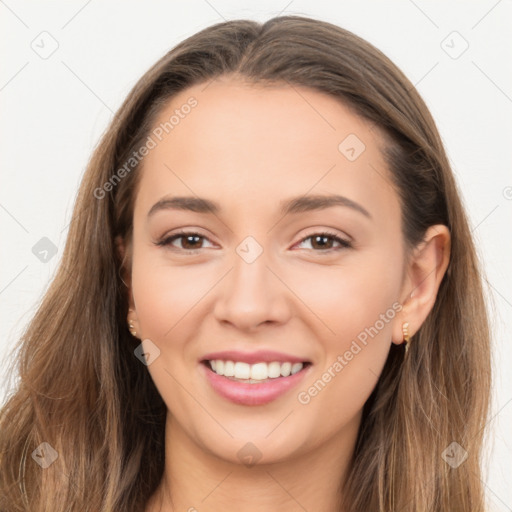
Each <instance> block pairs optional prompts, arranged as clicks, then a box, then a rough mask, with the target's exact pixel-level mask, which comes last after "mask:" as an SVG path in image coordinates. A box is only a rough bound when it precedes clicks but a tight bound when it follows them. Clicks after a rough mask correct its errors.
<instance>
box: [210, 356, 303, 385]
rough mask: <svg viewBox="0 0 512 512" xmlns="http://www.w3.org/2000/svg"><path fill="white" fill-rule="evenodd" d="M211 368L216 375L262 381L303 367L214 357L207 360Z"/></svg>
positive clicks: (286, 375) (296, 364)
mask: <svg viewBox="0 0 512 512" xmlns="http://www.w3.org/2000/svg"><path fill="white" fill-rule="evenodd" d="M209 363H210V367H211V369H212V370H213V371H214V372H215V373H216V374H217V375H224V376H225V377H232V378H234V379H242V380H247V381H249V382H252V381H262V380H267V379H277V378H279V377H288V376H289V375H293V374H295V373H297V372H300V370H302V368H303V367H304V364H303V363H293V364H292V363H289V362H286V363H280V362H278V361H272V362H271V363H256V364H248V363H242V362H240V361H237V362H234V361H223V360H221V359H216V360H212V361H209Z"/></svg>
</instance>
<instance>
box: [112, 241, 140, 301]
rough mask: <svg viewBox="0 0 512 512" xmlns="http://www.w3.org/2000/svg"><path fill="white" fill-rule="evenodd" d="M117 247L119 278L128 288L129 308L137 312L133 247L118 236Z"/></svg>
mask: <svg viewBox="0 0 512 512" xmlns="http://www.w3.org/2000/svg"><path fill="white" fill-rule="evenodd" d="M115 245H116V251H117V255H118V256H119V260H120V261H121V265H120V268H119V276H120V277H121V279H122V281H123V283H124V285H125V286H126V293H127V298H128V307H129V308H130V309H133V310H135V303H134V301H133V294H132V283H131V246H130V244H129V243H127V242H126V241H125V240H124V239H123V238H122V237H121V236H116V238H115Z"/></svg>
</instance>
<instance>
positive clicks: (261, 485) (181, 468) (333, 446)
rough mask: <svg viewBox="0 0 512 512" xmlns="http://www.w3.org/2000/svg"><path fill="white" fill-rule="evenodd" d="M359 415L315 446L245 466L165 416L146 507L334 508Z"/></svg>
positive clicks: (215, 511) (166, 511)
mask: <svg viewBox="0 0 512 512" xmlns="http://www.w3.org/2000/svg"><path fill="white" fill-rule="evenodd" d="M360 421H361V415H360V414H359V415H358V416H357V417H355V418H353V420H352V421H351V423H349V424H347V425H346V426H345V427H344V429H343V430H342V431H341V432H339V433H338V434H337V435H336V436H334V437H332V438H331V439H328V440H326V441H325V442H324V443H323V444H322V445H321V446H315V447H312V448H311V449H310V450H309V451H305V452H304V451H301V454H300V455H296V456H291V457H289V458H288V459H286V460H285V461H281V462H275V463H272V464H261V465H259V464H255V465H253V466H247V465H244V464H242V463H240V462H239V461H237V462H234V461H229V460H225V459H221V458H219V457H217V456H215V455H213V454H212V453H211V452H208V451H207V450H206V449H205V448H204V447H201V446H199V445H197V444H196V443H195V442H194V441H193V439H191V438H190V437H189V435H188V434H187V432H185V431H184V430H183V429H182V428H181V427H180V425H179V424H178V423H177V422H176V421H175V420H174V419H173V418H172V416H171V415H170V414H168V415H167V422H166V441H165V452H166V454H165V471H164V475H163V478H162V480H161V483H160V486H159V487H158V489H157V491H156V492H155V494H154V495H153V497H152V499H151V501H150V503H149V504H148V507H147V508H146V512H177V511H187V512H197V511H201V512H220V511H225V510H231V509H232V508H233V503H237V505H240V506H242V505H243V506H242V508H243V510H244V512H253V511H254V512H255V511H260V510H266V511H268V512H278V511H279V512H282V510H287V511H290V512H294V511H297V512H304V510H322V511H325V512H340V510H341V509H340V499H341V495H342V489H343V483H344V482H345V479H346V477H347V473H348V471H349V469H350V461H351V458H352V455H353V450H354V447H355V442H356V438H357V432H358V429H359V424H360Z"/></svg>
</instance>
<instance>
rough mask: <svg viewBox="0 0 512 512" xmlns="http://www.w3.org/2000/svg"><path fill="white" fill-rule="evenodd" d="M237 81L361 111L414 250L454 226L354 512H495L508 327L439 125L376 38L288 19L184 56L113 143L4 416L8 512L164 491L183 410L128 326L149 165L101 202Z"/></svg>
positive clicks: (160, 76)
mask: <svg viewBox="0 0 512 512" xmlns="http://www.w3.org/2000/svg"><path fill="white" fill-rule="evenodd" d="M230 74H233V75H235V76H237V77H239V78H242V79H243V80H245V81H247V82H248V83H254V84H256V83H259V84H265V83H266V84H278V85H279V84H282V85H287V84H288V85H292V86H295V85H296V86H305V87H310V88H313V89H314V90H317V91H320V92H323V93H326V94H329V95H331V96H333V97H335V98H337V99H339V100H340V101H342V102H343V103H344V104H345V105H348V106H349V107H350V108H352V109H353V111H354V112H355V113H357V114H358V115H360V116H362V117H363V118H365V119H366V120H368V121H370V122H371V123H373V124H374V125H375V126H376V128H377V129H378V130H380V131H381V133H382V134H383V135H384V136H385V137H386V140H387V144H386V147H385V148H383V154H384V156H385V158H386V162H387V164H388V166H389V170H390V173H391V176H392V180H393V182H394V185H395V187H396V190H397V192H398V194H399V197H400V199H401V205H402V219H403V222H402V225H403V235H404V239H405V241H406V243H407V244H408V245H410V246H413V245H415V244H416V243H418V242H419V241H421V240H422V237H423V235H424V233H425V231H426V229H427V228H428V227H429V226H431V225H433V224H445V225H446V226H448V228H449V229H450V232H451V236H452V242H451V260H450V263H449V266H448V270H447V272H446V274H445V276H444V278H443V281H442V283H441V286H440V289H439V293H438V296H437V300H436V302H435V305H434V308H433V310H432V311H431V313H430V314H429V316H428V317H427V319H426V321H425V322H424V324H423V325H422V327H421V328H420V330H419V331H418V332H417V333H416V334H415V336H414V337H413V340H412V343H411V348H410V351H409V354H408V356H407V357H406V358H405V360H404V352H403V347H402V346H396V345H392V346H391V350H390V353H389V356H388V360H387V362H386V365H385V367H384V370H383V372H382V374H381V376H380V379H379V381H378V383H377V385H376V387H375V389H374V391H373V393H372V395H371V396H370V398H369V399H368V401H367V402H366V404H365V406H364V410H363V418H362V423H361V427H360V431H359V435H358V439H357V443H356V449H355V453H354V457H353V460H352V467H351V472H350V476H349V478H348V481H347V482H346V485H345V488H344V507H345V509H346V510H350V511H352V512H356V511H360V512H367V511H372V512H391V511H404V510H414V511H415V512H423V511H427V510H428V511H429V512H441V511H442V512H462V511H464V512H469V511H471V512H478V511H482V510H484V508H485V506H484V505H485V503H484V494H483V485H482V482H481V455H482V447H483V441H484V432H485V429H484V427H485V425H486V421H487V416H488V408H489V400H490V385H491V375H490V346H489V339H490V333H489V326H488V319H487V314H486V307H485V302H484V297H483V291H482V283H481V281H482V278H481V270H480V268H479V263H478V259H477V256H476V253H475V248H474V244H473V241H472V238H471V233H470V230H469V228H468V222H467V218H466V215H465V212H464V208H463V205H462V204H461V200H460V197H459V193H458V191H457V187H456V183H455V181H454V178H453V175H452V171H451V169H450V165H449V162H448V159H447V156H446V154H445V150H444V148H443V144H442V142H441V139H440V136H439V134H438V131H437V128H436V126H435V123H434V121H433V119H432V117H431V115H430V113H429V111H428V109H427V107H426V105H425V103H424V102H423V100H422V99H421V97H420V96H419V94H418V93H417V91H416V89H415V88H414V86H413V85H412V84H411V83H410V81H409V80H408V79H407V78H406V77H405V75H404V74H403V73H402V72H401V71H400V70H399V69H398V68H397V67H396V66H395V65H394V64H393V63H392V62H391V61H390V60H389V59H388V58H387V57H386V56H385V55H383V54H382V53H381V52H380V51H379V50H378V49H376V48H375V47H373V46H372V45H371V44H369V43H368V42H366V41H365V40H363V39H361V38H359V37H357V36H356V35H354V34H353V33H351V32H349V31H347V30H344V29H342V28H339V27H337V26H335V25H332V24H329V23H326V22H323V21H318V20H314V19H310V18H306V17H300V16H283V17H278V18H273V19H271V20H269V21H267V22H266V23H263V24H262V23H257V22H255V21H249V20H235V21H228V22H224V23H219V24H216V25H213V26H211V27H208V28H206V29H204V30H202V31H200V32H199V33H197V34H195V35H193V36H192V37H190V38H188V39H186V40H185V41H183V42H182V43H180V44H178V45H177V46H176V47H175V48H173V49H172V50H171V51H169V52H168V53H167V54H166V55H165V56H164V57H163V58H161V59H160V60H159V61H158V62H157V63H156V64H155V65H154V66H153V67H152V68H151V69H149V71H147V73H146V74H145V75H144V76H143V77H142V78H141V79H140V80H139V82H138V83H137V84H136V85H135V87H134V88H133V90H132V91H131V92H130V93H129V95H128V97H127V98H126V100H125V102H124V103H123V105H122V106H121V108H120V109H119V110H118V112H117V113H116V116H115V118H114V120H113V121H112V122H111V124H110V126H109V128H108V129H107V130H106V132H105V134H104V135H103V137H102V139H101V141H100V143H99V145H98V146H97V148H96V149H95V151H94V153H93V155H92V158H91V160H90V162H89V165H88V168H87V170H86V172H85V175H84V178H83V181H82V183H81V186H80V190H79V193H78V197H77V201H76V204H75V208H74V213H73V218H72V221H71V225H70V230H69V235H68V239H67V243H66V246H65V249H64V253H63V255H62V259H61V263H60V266H59V268H58V272H57V274H56V276H55V278H54V280H53V282H52V283H51V285H50V287H49V289H48V291H47V293H46V295H45V296H44V299H43V301H42V303H41V305H40V306H39V308H38V310H37V313H36V314H35V316H34V318H33V319H32V321H31V322H30V324H29V326H28V328H27V329H26V332H25V333H24V335H23V338H22V340H21V349H20V353H19V355H17V359H18V361H19V364H18V365H17V371H18V372H19V375H20V380H19V384H18V387H17V389H16V390H15V392H13V393H12V394H11V395H10V396H9V398H8V400H7V401H6V403H5V404H4V406H3V408H2V410H1V415H0V432H1V433H0V500H1V501H0V511H2V512H14V511H30V512H43V511H44V512H69V511H77V512H78V511H95V512H111V511H113V510H118V511H126V512H130V511H133V512H135V511H139V512H140V511H143V510H144V507H145V505H146V503H147V501H148V499H149V497H150V496H151V494H152V493H153V492H154V491H155V489H156V487H157V485H158V483H159V481H160V479H161V477H162V473H163V469H164V455H163V454H164V421H165V415H166V408H165V404H164V403H163V400H162V399H161V397H160V395H159V394H158V392H157V390H156V388H155V386H154V384H153V382H152V380H151V378H150V376H149V373H148V371H147V368H146V367H145V366H144V365H142V364H140V361H139V360H138V359H137V358H136V357H135V356H134V349H135V348H136V347H137V345H138V343H139V340H137V339H136V338H134V337H132V336H131V335H130V333H129V331H128V329H127V325H126V317H127V307H128V306H127V294H126V288H125V285H124V284H123V281H122V278H121V275H120V270H121V265H122V262H121V261H120V258H119V256H118V253H117V251H116V244H115V240H116V237H118V236H121V237H123V238H124V239H125V240H129V239H130V235H131V230H132V216H133V204H134V196H135V193H136V184H137V179H138V176H139V175H140V167H141V165H143V161H141V163H140V164H137V165H135V166H133V168H132V169H130V170H129V172H126V173H125V175H124V176H123V178H122V179H121V180H119V182H116V183H115V186H112V187H108V191H107V192H102V193H101V194H99V193H98V190H100V189H101V190H104V191H105V190H106V188H105V187H104V184H105V183H107V182H109V180H112V177H113V176H114V175H115V174H116V173H117V172H118V170H119V169H120V168H121V167H122V166H123V164H124V163H125V162H127V161H128V160H129V158H130V155H132V154H133V152H134V151H136V150H137V149H138V148H140V147H141V145H143V143H144V141H145V140H146V139H147V137H148V135H149V134H150V132H151V130H152V128H153V122H154V120H155V118H156V116H157V115H158V113H159V112H160V111H161V109H162V108H163V107H164V106H165V105H166V103H167V102H168V101H169V99H170V98H172V97H173V95H175V94H176V93H178V92H180V91H183V90H185V89H186V88H187V87H189V86H191V85H194V84H198V83H205V84H206V83H207V82H208V81H210V80H213V79H215V78H217V77H219V76H222V75H230ZM118 175H119V174H118ZM103 196H104V197H103ZM452 442H456V443H458V445H460V448H459V447H458V445H452V444H451V443H452ZM41 443H48V445H49V446H51V447H52V448H53V449H54V450H55V452H56V453H57V454H58V458H57V459H56V460H55V461H54V462H53V463H52V464H51V465H50V466H49V467H47V468H46V469H42V468H41V467H40V465H38V464H36V463H35V459H36V457H37V456H38V455H37V454H38V453H39V452H37V453H36V456H35V457H34V456H33V453H34V450H36V449H38V450H44V449H45V448H46V449H48V447H47V445H43V447H42V448H41V447H40V448H37V447H38V446H40V445H41ZM450 446H451V448H449V447H450ZM447 448H448V450H450V449H451V450H452V452H450V451H448V452H446V449H447ZM454 449H456V450H458V452H457V453H458V454H459V456H460V453H462V452H460V450H464V451H465V452H467V459H466V460H465V461H464V462H463V463H462V464H460V465H459V466H458V467H453V465H451V464H449V463H448V462H445V460H446V453H448V454H453V450H454ZM465 452H464V453H465ZM51 453H53V452H51ZM41 456H42V455H41V454H40V453H39V457H41ZM32 459H34V460H32Z"/></svg>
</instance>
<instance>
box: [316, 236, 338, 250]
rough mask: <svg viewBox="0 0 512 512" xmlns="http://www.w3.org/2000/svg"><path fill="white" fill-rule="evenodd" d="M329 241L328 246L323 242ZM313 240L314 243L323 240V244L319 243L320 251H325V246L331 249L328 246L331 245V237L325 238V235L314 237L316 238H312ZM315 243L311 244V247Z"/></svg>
mask: <svg viewBox="0 0 512 512" xmlns="http://www.w3.org/2000/svg"><path fill="white" fill-rule="evenodd" d="M329 239H330V240H331V243H330V244H329V243H327V244H326V243H325V241H326V240H329ZM313 240H314V241H315V243H316V242H317V241H318V240H323V242H320V248H321V249H325V246H326V245H329V248H331V247H330V246H331V245H332V242H333V240H332V237H331V236H326V235H316V236H314V237H313ZM315 243H313V244H312V245H313V247H314V246H315Z"/></svg>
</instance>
